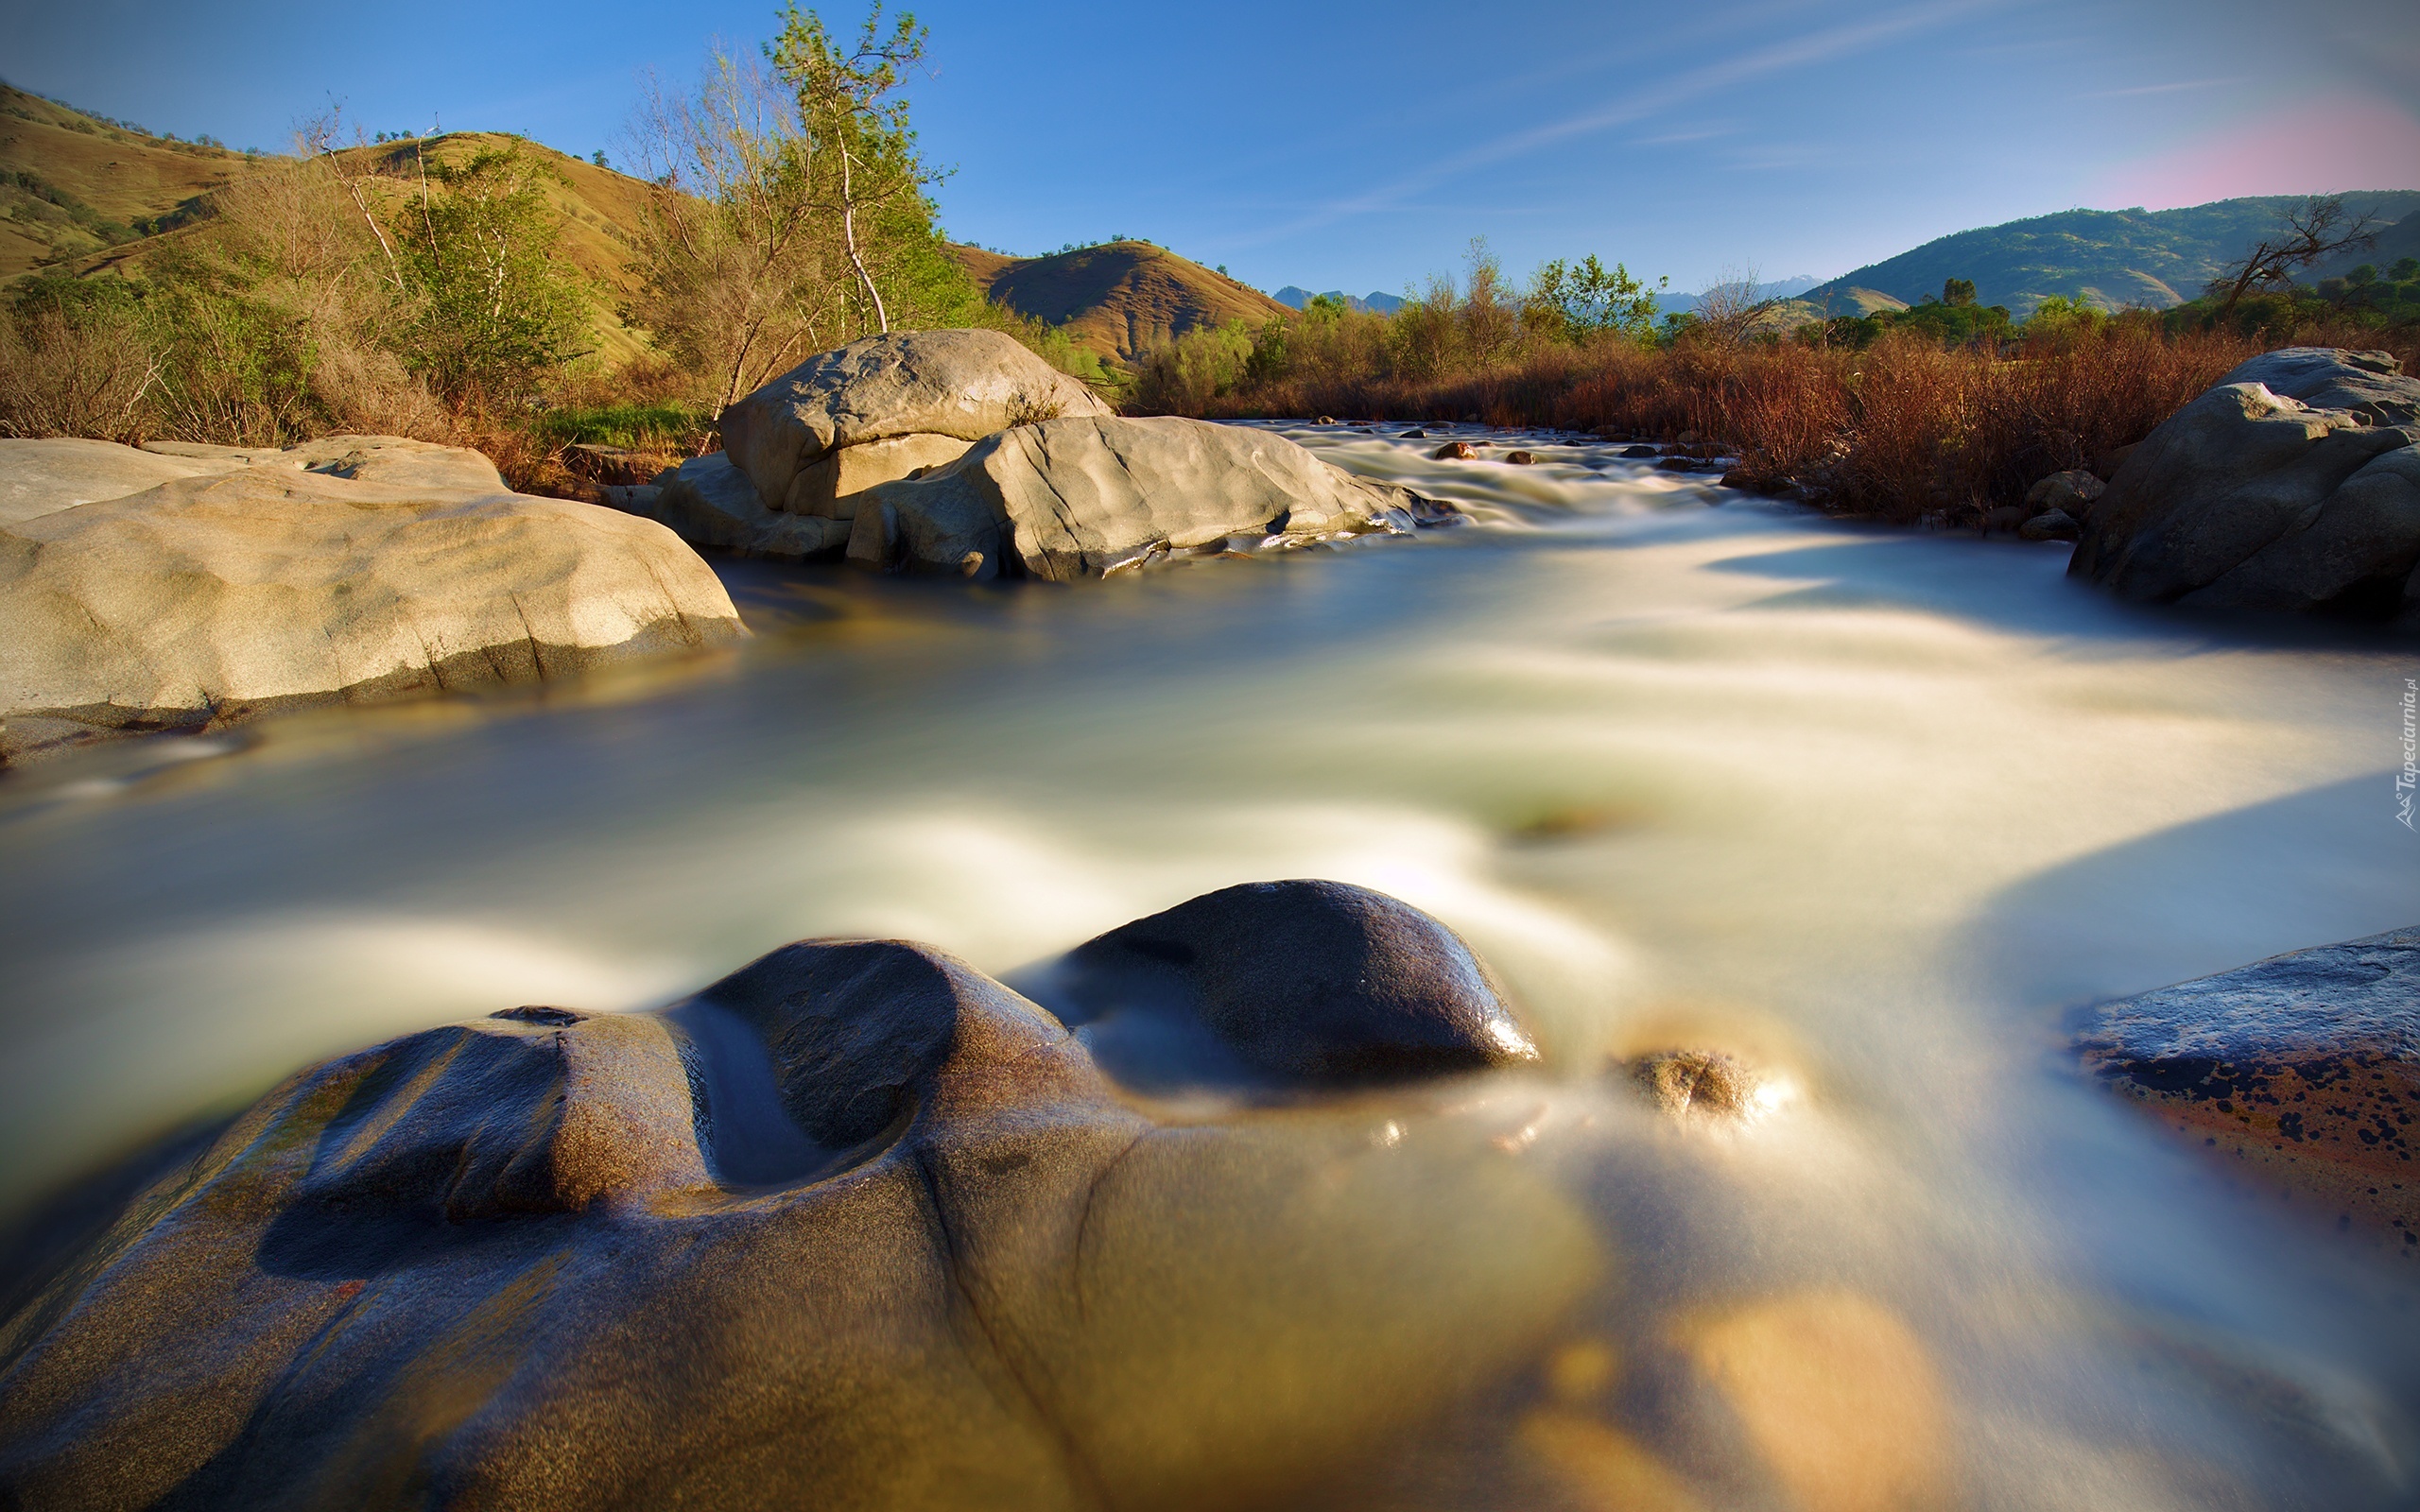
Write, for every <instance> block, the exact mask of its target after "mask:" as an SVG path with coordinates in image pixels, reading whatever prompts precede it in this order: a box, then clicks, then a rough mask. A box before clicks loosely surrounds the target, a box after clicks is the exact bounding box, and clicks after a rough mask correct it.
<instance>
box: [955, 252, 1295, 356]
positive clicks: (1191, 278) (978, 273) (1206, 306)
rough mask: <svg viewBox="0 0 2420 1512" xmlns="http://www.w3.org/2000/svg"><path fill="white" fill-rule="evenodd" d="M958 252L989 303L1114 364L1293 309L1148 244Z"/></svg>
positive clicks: (1219, 274) (1255, 322)
mask: <svg viewBox="0 0 2420 1512" xmlns="http://www.w3.org/2000/svg"><path fill="white" fill-rule="evenodd" d="M958 256H959V262H960V263H961V264H962V265H964V266H965V268H966V270H967V271H968V272H969V273H971V274H973V275H974V276H975V282H976V283H978V284H980V285H981V286H982V288H983V291H984V292H985V293H986V294H988V295H990V296H991V297H992V299H993V300H994V301H995V302H997V303H1000V304H1004V305H1006V306H1008V307H1009V308H1010V309H1011V310H1014V311H1016V312H1017V313H1018V314H1020V315H1026V316H1030V317H1032V318H1034V319H1037V320H1042V321H1045V322H1046V323H1048V324H1051V325H1055V326H1062V327H1064V328H1065V330H1066V332H1067V334H1068V335H1070V336H1071V337H1073V338H1074V340H1075V342H1076V344H1077V345H1079V346H1080V347H1083V348H1085V349H1086V350H1088V351H1090V352H1093V354H1094V355H1096V356H1098V357H1103V358H1108V359H1113V360H1115V361H1119V362H1125V363H1132V362H1134V361H1135V360H1136V359H1138V358H1139V357H1141V356H1142V354H1143V353H1145V352H1149V351H1150V350H1151V349H1152V348H1154V347H1158V346H1163V345H1165V344H1167V342H1168V341H1169V340H1171V339H1172V338H1174V337H1176V336H1179V335H1184V333H1185V332H1187V331H1194V330H1199V329H1201V328H1203V327H1205V326H1219V325H1224V324H1225V323H1226V322H1227V321H1229V320H1237V319H1239V320H1243V321H1245V322H1247V323H1249V324H1251V325H1253V326H1255V327H1257V326H1258V325H1259V324H1260V323H1261V322H1262V321H1264V320H1267V319H1269V318H1271V317H1272V316H1282V315H1288V314H1291V313H1292V312H1291V311H1289V310H1288V309H1287V308H1286V306H1284V305H1282V304H1280V303H1278V302H1277V301H1275V300H1272V299H1271V298H1270V297H1269V296H1268V295H1266V294H1263V293H1261V292H1260V291H1259V290H1258V289H1255V288H1250V287H1247V286H1246V285H1244V284H1241V283H1236V281H1235V280H1234V279H1231V278H1229V277H1227V276H1226V275H1225V274H1223V273H1219V272H1215V271H1213V270H1211V269H1210V268H1206V267H1203V266H1201V264H1199V263H1196V262H1192V261H1190V260H1189V259H1186V258H1183V257H1179V256H1178V255H1177V254H1176V253H1174V252H1171V251H1169V250H1168V249H1166V248H1164V247H1154V246H1152V245H1151V244H1150V243H1149V242H1109V243H1106V244H1104V245H1102V246H1099V247H1086V248H1081V249H1078V250H1075V251H1072V252H1058V253H1054V254H1053V255H1051V256H1048V257H1004V256H1002V255H1000V254H999V253H997V252H989V251H985V250H984V249H981V248H979V247H961V248H959V249H958Z"/></svg>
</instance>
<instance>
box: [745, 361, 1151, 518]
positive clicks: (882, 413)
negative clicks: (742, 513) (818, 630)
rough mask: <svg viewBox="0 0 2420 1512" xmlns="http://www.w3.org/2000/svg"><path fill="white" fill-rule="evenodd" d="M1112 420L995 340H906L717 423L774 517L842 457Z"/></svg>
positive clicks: (788, 378)
mask: <svg viewBox="0 0 2420 1512" xmlns="http://www.w3.org/2000/svg"><path fill="white" fill-rule="evenodd" d="M1109 413H1110V408H1109V406H1108V405H1107V404H1102V403H1101V402H1100V400H1099V399H1098V397H1096V396H1095V395H1094V393H1093V391H1092V390H1091V389H1089V388H1086V387H1084V386H1083V385H1082V384H1080V383H1079V382H1077V381H1076V380H1075V379H1073V378H1070V377H1068V376H1067V375H1066V374H1065V373H1063V372H1061V371H1060V370H1059V369H1056V368H1053V367H1051V366H1050V365H1049V364H1048V363H1046V362H1044V361H1043V360H1042V359H1041V358H1040V357H1037V356H1035V355H1034V354H1033V353H1032V352H1029V351H1028V350H1026V349H1025V348H1024V347H1022V346H1020V345H1018V344H1017V343H1016V342H1015V341H1013V340H1011V339H1010V338H1009V337H1007V336H1005V335H1001V334H1000V333H998V332H996V331H910V332H895V333H892V334H890V335H879V336H868V337H866V338H865V339H864V340H862V341H852V342H850V343H849V344H848V345H847V346H845V347H841V348H839V349H838V350H837V351H833V352H822V353H820V354H819V355H817V356H814V357H810V358H808V359H807V360H806V361H805V362H804V363H802V364H800V365H799V366H798V367H797V368H794V369H791V370H790V371H788V372H787V373H784V374H783V375H782V376H781V377H779V378H776V379H774V380H773V381H772V382H771V383H769V384H767V385H766V386H765V387H762V388H759V389H757V390H756V391H755V392H754V393H752V394H750V395H749V396H748V397H747V398H745V399H743V400H741V401H739V402H738V403H737V404H733V405H732V406H731V407H730V408H728V409H726V410H724V411H723V414H722V419H721V421H719V424H720V427H721V430H722V438H723V447H724V450H725V451H727V452H728V453H729V454H730V455H731V459H732V462H733V464H734V465H735V466H736V467H737V468H738V469H739V471H740V472H743V473H745V474H747V476H748V478H749V480H750V481H751V482H752V483H754V484H755V485H756V496H757V499H758V502H760V503H762V504H763V505H764V506H765V507H766V508H768V509H781V508H783V507H786V506H787V503H788V501H789V499H790V490H791V486H792V485H793V484H794V483H795V482H796V481H797V480H798V475H799V474H800V473H801V472H804V471H805V470H806V469H808V468H810V467H812V466H813V465H814V464H815V463H816V462H818V461H820V460H821V459H822V458H823V457H824V456H826V455H829V454H830V453H832V452H834V451H836V450H838V449H840V448H844V447H856V446H861V445H864V444H867V443H869V442H874V441H882V440H889V439H891V438H898V437H908V436H923V437H946V438H956V439H958V440H961V441H977V440H980V439H982V438H984V437H986V436H991V435H994V434H996V433H998V432H1000V431H1004V430H1006V429H1008V428H1009V427H1010V426H1011V425H1016V424H1021V423H1025V422H1028V421H1039V420H1047V419H1052V418H1056V417H1059V416H1071V415H1096V416H1098V415H1107V414H1109ZM911 465H921V464H911ZM905 472H906V470H905V469H902V471H901V472H900V473H899V474H894V475H905ZM812 487H813V486H812V485H810V490H812Z"/></svg>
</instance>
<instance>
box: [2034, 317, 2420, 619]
mask: <svg viewBox="0 0 2420 1512" xmlns="http://www.w3.org/2000/svg"><path fill="white" fill-rule="evenodd" d="M2270 355H2271V357H2273V358H2278V359H2281V362H2280V364H2279V366H2281V367H2285V368H2287V369H2288V370H2287V371H2286V372H2285V373H2284V374H2283V376H2285V377H2288V378H2290V379H2291V380H2292V382H2293V384H2294V386H2295V387H2300V388H2302V389H2305V390H2307V391H2308V392H2311V393H2314V394H2319V395H2322V396H2327V395H2331V394H2333V395H2336V396H2338V397H2348V396H2349V397H2355V398H2360V396H2362V395H2367V396H2368V397H2366V398H2362V399H2361V403H2362V404H2363V405H2365V406H2366V407H2367V409H2368V411H2369V412H2372V413H2381V414H2384V413H2391V412H2392V406H2393V405H2394V404H2400V403H2401V402H2402V401H2401V400H2400V399H2398V398H2397V397H2396V396H2397V395H2400V394H2403V393H2404V392H2405V391H2406V390H2409V392H2410V394H2411V396H2412V398H2414V399H2415V400H2420V382H2415V381H2413V380H2411V379H2408V378H2400V377H2394V376H2392V375H2382V374H2380V373H2379V372H2377V371H2376V370H2375V364H2373V365H2372V366H2368V367H2359V366H2355V365H2353V364H2351V363H2348V362H2340V363H2337V364H2336V366H2335V368H2334V369H2325V370H2323V368H2322V366H2321V365H2319V364H2318V363H2317V362H2316V360H2315V359H2314V358H2312V357H2311V355H2310V353H2309V352H2308V349H2305V350H2303V351H2300V352H2282V353H2274V352H2273V353H2271V354H2270ZM2336 355H2337V356H2338V357H2344V356H2350V357H2354V358H2363V359H2366V358H2367V357H2368V356H2369V355H2370V354H2366V353H2349V354H2348V353H2337V354H2336ZM2286 358H2292V359H2294V362H2293V363H2292V364H2291V365H2287V364H2285V363H2283V361H2282V359H2286ZM2414 434H2420V433H2415V432H2413V431H2406V430H2402V429H2397V428H2395V427H2393V426H2381V425H2376V424H2372V423H2370V422H2369V421H2368V419H2367V417H2366V415H2365V414H2364V413H2362V412H2357V410H2354V409H2321V408H2313V407H2311V406H2310V405H2308V404H2304V403H2303V402H2302V401H2300V400H2297V399H2294V398H2292V397H2290V396H2288V395H2283V394H2279V393H2276V392H2274V391H2273V390H2271V389H2269V388H2267V387H2263V386H2262V385H2260V384H2258V383H2248V382H2246V383H2227V384H2221V385H2220V386H2219V387H2215V388H2212V389H2211V390H2210V391H2209V392H2207V393H2205V394H2204V395H2202V397H2200V398H2199V399H2196V400H2195V401H2193V403H2191V404H2187V406H2186V407H2185V408H2184V409H2183V410H2181V411H2179V412H2178V413H2177V414H2176V415H2174V416H2172V417H2171V418H2169V421H2167V422H2166V423H2164V424H2162V425H2161V426H2160V427H2159V429H2157V430H2155V431H2153V432H2152V434H2151V436H2150V438H2147V439H2146V440H2144V441H2143V442H2142V443H2141V444H2140V445H2139V446H2138V447H2136V448H2135V452H2134V454H2133V455H2131V456H2129V457H2128V458H2127V459H2126V464H2125V466H2123V467H2121V468H2119V469H2118V475H2117V476H2116V477H2114V478H2112V479H2110V482H2109V489H2108V492H2107V493H2106V494H2104V495H2103V496H2102V497H2101V499H2100V502H2099V503H2098V504H2097V505H2095V506H2094V507H2093V508H2092V513H2091V518H2090V521H2089V523H2088V524H2087V525H2086V527H2085V530H2084V533H2083V541H2082V543H2081V545H2079V547H2078V548H2077V551H2076V554H2075V556H2074V558H2072V559H2071V560H2070V561H2069V563H2068V568H2067V570H2068V571H2069V572H2070V573H2071V574H2073V575H2075V576H2081V577H2085V578H2088V579H2090V580H2092V581H2094V582H2097V583H2100V584H2101V585H2102V586H2104V587H2107V588H2110V589H2112V590H2114V591H2115V592H2117V593H2118V594H2120V595H2121V596H2123V597H2127V598H2133V599H2141V600H2150V601H2154V602H2161V603H2182V604H2187V605H2197V606H2205V607H2209V608H2219V609H2258V610H2331V611H2338V612H2345V613H2353V614H2359V615H2363V616H2367V617H2377V618H2386V617H2395V616H2398V615H2400V616H2402V617H2403V619H2404V620H2405V622H2406V623H2415V624H2420V586H2415V584H2414V583H2413V581H2412V579H2413V569H2414V566H2415V564H2420V449H2415V448H2414V445H2413V436H2414Z"/></svg>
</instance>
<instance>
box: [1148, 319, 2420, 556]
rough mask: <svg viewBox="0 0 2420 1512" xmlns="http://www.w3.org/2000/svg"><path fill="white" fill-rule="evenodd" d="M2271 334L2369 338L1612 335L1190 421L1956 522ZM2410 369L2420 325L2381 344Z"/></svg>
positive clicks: (1336, 377)
mask: <svg viewBox="0 0 2420 1512" xmlns="http://www.w3.org/2000/svg"><path fill="white" fill-rule="evenodd" d="M2286 345H2337V346H2355V347H2361V348H2376V347H2378V346H2379V345H2381V340H2380V334H2379V333H2378V332H2377V331H2376V330H2375V329H2370V328H2350V327H2348V328H2346V329H2342V330H2336V329H2328V328H2324V327H2307V328H2304V329H2300V330H2296V331H2294V332H2291V333H2290V334H2287V335H2280V336H2272V337H2268V338H2265V339H2264V338H2261V337H2256V336H2250V335H2238V334H2234V333H2229V332H2222V331H2192V332H2185V333H2171V332H2169V331H2167V330H2165V329H2163V328H2162V326H2161V325H2160V323H2159V322H2158V321H2157V320H2156V319H2154V318H2122V319H2116V320H2108V321H2105V322H2100V323H2099V324H2097V325H2095V326H2093V327H2091V328H2089V329H2086V330H2083V331H2072V330H2071V331H2064V332H2057V333H2051V332H2044V333H2041V334H2039V335H2036V336H2034V337H2033V338H2031V339H2030V340H2021V341H2017V342H2013V343H2009V344H2007V345H2006V346H2004V347H1999V348H1988V349H1987V348H1963V349H1957V350H1944V349H1943V348H1942V347H1940V346H1939V345H1937V344H1936V343H1934V342H1931V341H1929V340H1926V339H1924V338H1922V337H1918V336H1911V335H1893V336H1886V337H1885V338H1884V339H1882V340H1881V341H1878V342H1876V344H1875V345H1874V346H1872V347H1870V348H1867V349H1865V350H1863V351H1852V350H1844V349H1839V348H1827V347H1824V346H1820V345H1806V344H1798V343H1790V342H1783V343H1779V344H1772V343H1762V342H1750V343H1746V344H1741V345H1724V344H1717V343H1710V342H1700V343H1684V344H1681V345H1678V346H1673V347H1667V348H1645V347H1641V346H1637V345H1634V344H1631V343H1627V342H1619V341H1607V342H1603V343H1600V344H1598V345H1596V346H1593V347H1587V348H1578V347H1570V346H1557V347H1552V348H1548V349H1546V350H1543V351H1532V352H1530V353H1528V354H1526V355H1524V356H1521V357H1519V358H1517V359H1515V360H1513V361H1509V362H1504V363H1500V364H1497V365H1495V366H1492V367H1487V368H1483V369H1477V370H1474V371H1466V372H1463V373H1461V374H1459V375H1457V376H1454V377H1451V378H1443V379H1434V380H1429V381H1426V382H1420V381H1412V380H1407V379H1403V378H1392V377H1391V378H1369V377H1359V376H1355V375H1353V374H1351V373H1349V372H1339V371H1336V370H1334V369H1328V370H1326V371H1323V372H1318V373H1315V374H1312V375H1305V376H1303V377H1298V378H1294V379H1292V380H1289V381H1286V382H1280V383H1276V384H1270V385H1263V386H1259V387H1245V386H1239V387H1237V388H1236V390H1234V391H1231V392H1229V393H1227V394H1224V395H1219V396H1217V397H1215V398H1210V399H1207V400H1206V401H1204V402H1202V403H1200V404H1198V405H1195V406H1188V407H1190V408H1192V410H1193V412H1194V413H1198V414H1201V415H1205V416H1213V417H1219V416H1253V415H1259V416H1267V415H1310V414H1322V413H1324V414H1333V415H1351V416H1367V417H1370V418H1373V419H1382V420H1396V421H1460V420H1469V419H1477V420H1481V421H1486V422H1488V423H1491V424H1496V425H1508V426H1533V425H1534V426H1559V427H1564V428H1566V429H1573V430H1586V431H1596V432H1599V433H1601V434H1604V435H1607V436H1610V437H1638V438H1649V439H1656V440H1662V441H1666V442H1671V441H1676V440H1678V439H1680V438H1682V437H1684V436H1687V437H1691V438H1693V439H1695V440H1697V441H1700V442H1702V443H1703V445H1704V446H1705V447H1706V448H1709V449H1719V450H1720V451H1722V452H1724V453H1726V454H1731V455H1737V456H1738V457H1739V459H1740V463H1739V467H1738V470H1737V473H1736V474H1735V476H1736V478H1737V481H1739V482H1742V483H1745V484H1748V485H1750V486H1752V487H1757V488H1762V489H1766V490H1773V491H1786V490H1799V491H1801V492H1803V493H1804V494H1805V495H1806V497H1809V498H1811V499H1813V500H1814V501H1816V502H1818V503H1821V504H1823V505H1824V506H1825V507H1830V508H1834V509H1838V510H1843V511H1855V512H1861V513H1873V514H1878V515H1881V516H1884V517H1886V518H1889V519H1892V520H1896V521H1902V522H1913V521H1916V520H1918V519H1921V518H1924V517H1926V516H1934V517H1938V518H1941V519H1944V520H1946V521H1951V522H1957V521H1970V520H1974V519H1977V518H1979V517H1980V515H1981V514H1982V513H1983V512H1985V511H1987V510H1989V509H1990V508H1992V507H1995V506H1997V505H2003V504H2014V503H2016V502H2017V501H2018V500H2020V499H2021V498H2022V497H2023V496H2024V493H2025V490H2027V489H2028V488H2029V487H2031V485H2032V484H2033V483H2034V482H2035V481H2036V480H2038V479H2040V478H2041V477H2043V476H2045V475H2047V474H2048V473H2051V472H2058V471H2060V470H2062V469H2065V468H2071V467H2083V468H2090V467H2094V466H2095V465H2096V463H2097V462H2100V459H2103V458H2105V457H2106V456H2107V455H2108V454H2109V453H2110V452H2111V451H2113V450H2115V449H2116V448H2118V447H2121V446H2126V445H2129V444H2131V443H2133V442H2135V441H2138V440H2140V439H2142V438H2143V437H2145V436H2147V435H2149V434H2150V433H2151V431H2152V429H2153V428H2154V427H2155V426H2157V425H2158V424H2159V423H2160V421H2164V420H2166V419H2167V418H2168V417H2169V415H2172V414H2174V413H2175V412H2176V410H2177V409H2178V408H2180V407H2181V406H2183V405H2184V404H2186V403H2187V401H2189V400H2191V399H2192V398H2193V397H2194V396H2195V395H2197V394H2199V393H2201V392H2202V391H2203V390H2204V389H2205V388H2207V387H2210V386H2211V385H2212V384H2213V383H2215V382H2216V381H2217V380H2218V379H2219V378H2220V377H2221V376H2222V375H2224V374H2225V373H2226V371H2227V370H2228V369H2231V368H2233V367H2235V366H2236V365H2237V364H2238V363H2239V362H2241V361H2243V360H2244V359H2245V358H2246V357H2249V356H2252V355H2254V354H2255V353H2256V352H2262V351H2266V350H2269V349H2271V348H2274V347H2278V346H2286ZM2385 345H2387V347H2388V348H2389V350H2393V351H2394V352H2395V354H2396V355H2397V356H2398V357H2400V358H2402V359H2403V361H2404V363H2405V365H2406V369H2407V370H2411V369H2414V368H2416V367H2420V337H2415V336H2414V335H2412V334H2411V333H2399V334H2394V335H2391V336H2390V338H2389V339H2388V340H2387V341H2386V342H2385Z"/></svg>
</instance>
